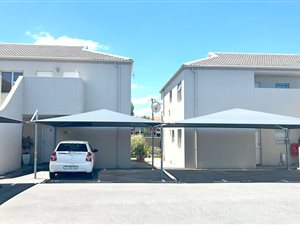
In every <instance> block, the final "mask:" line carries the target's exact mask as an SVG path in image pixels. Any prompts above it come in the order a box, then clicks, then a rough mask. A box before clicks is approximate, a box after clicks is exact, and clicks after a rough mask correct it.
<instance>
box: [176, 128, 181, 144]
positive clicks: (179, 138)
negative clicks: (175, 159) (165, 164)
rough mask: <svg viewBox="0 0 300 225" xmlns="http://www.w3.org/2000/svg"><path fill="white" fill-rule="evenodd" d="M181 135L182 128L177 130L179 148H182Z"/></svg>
mask: <svg viewBox="0 0 300 225" xmlns="http://www.w3.org/2000/svg"><path fill="white" fill-rule="evenodd" d="M181 136H182V130H181V129H179V130H177V146H178V148H181V139H182V138H181Z"/></svg>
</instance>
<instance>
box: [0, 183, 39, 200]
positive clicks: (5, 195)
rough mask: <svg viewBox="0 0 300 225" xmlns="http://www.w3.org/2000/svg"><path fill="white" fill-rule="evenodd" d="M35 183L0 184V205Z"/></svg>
mask: <svg viewBox="0 0 300 225" xmlns="http://www.w3.org/2000/svg"><path fill="white" fill-rule="evenodd" d="M34 185H35V184H0V205H2V204H3V203H4V202H6V201H8V200H9V199H11V198H13V197H15V196H16V195H18V194H20V193H21V192H23V191H25V190H27V189H29V188H31V187H33V186H34Z"/></svg>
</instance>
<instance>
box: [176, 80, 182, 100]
mask: <svg viewBox="0 0 300 225" xmlns="http://www.w3.org/2000/svg"><path fill="white" fill-rule="evenodd" d="M181 99H182V86H181V81H180V82H179V83H178V84H177V102H180V101H181Z"/></svg>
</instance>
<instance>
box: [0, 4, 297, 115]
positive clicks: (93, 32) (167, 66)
mask: <svg viewBox="0 0 300 225" xmlns="http://www.w3.org/2000/svg"><path fill="white" fill-rule="evenodd" d="M0 8H1V13H0V26H1V34H0V42H17V43H36V42H40V43H42V42H43V41H47V40H48V41H49V40H50V41H54V42H55V41H56V43H57V42H60V41H62V42H63V41H66V40H67V41H68V42H71V41H74V43H88V44H91V46H93V47H94V48H95V49H97V50H98V51H103V52H107V53H112V54H117V55H122V56H127V57H130V58H132V59H133V60H134V69H133V74H134V76H133V78H132V84H133V85H132V86H133V87H132V99H133V101H134V103H135V110H136V112H137V114H149V112H150V104H149V100H150V98H151V97H156V98H160V95H159V90H160V89H161V88H162V86H163V85H164V84H165V83H166V82H167V81H168V79H169V78H170V77H171V76H172V75H173V74H174V73H175V72H176V71H177V69H178V68H179V67H180V66H181V65H182V64H183V63H184V62H188V61H192V60H195V59H199V58H202V57H205V56H206V55H207V53H208V52H209V51H230V52H270V53H295V54H300V29H299V27H300V0H299V1H201V0H199V1H197V0H194V1H167V0H165V1H159V0H157V1H151V0H146V1H138V0H136V1H101V0H99V1H97V0H94V1H63V2H60V1H40V2H39V1H26V0H23V1H1V0H0ZM88 40H89V41H90V42H88ZM147 100H148V101H147ZM143 103H144V104H143Z"/></svg>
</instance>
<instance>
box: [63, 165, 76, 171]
mask: <svg viewBox="0 0 300 225" xmlns="http://www.w3.org/2000/svg"><path fill="white" fill-rule="evenodd" d="M63 169H64V170H78V166H73V165H64V166H63Z"/></svg>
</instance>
